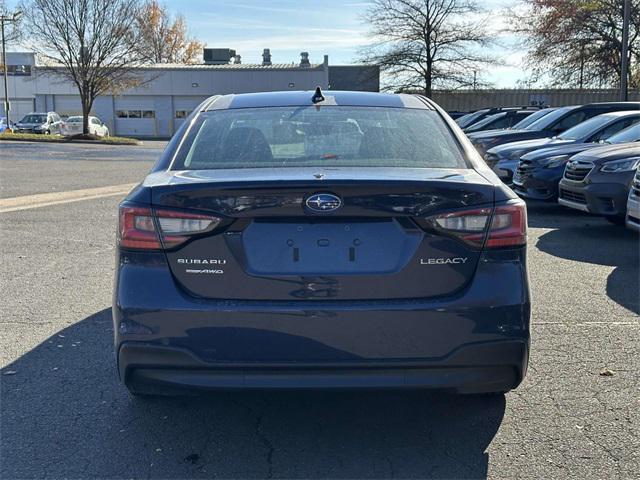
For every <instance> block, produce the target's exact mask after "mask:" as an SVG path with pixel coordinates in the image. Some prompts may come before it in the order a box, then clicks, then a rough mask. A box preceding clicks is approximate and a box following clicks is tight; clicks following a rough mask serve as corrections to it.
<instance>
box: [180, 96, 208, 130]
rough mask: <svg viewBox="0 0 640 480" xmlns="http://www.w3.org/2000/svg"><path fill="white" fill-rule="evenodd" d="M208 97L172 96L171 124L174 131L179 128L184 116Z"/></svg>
mask: <svg viewBox="0 0 640 480" xmlns="http://www.w3.org/2000/svg"><path fill="white" fill-rule="evenodd" d="M207 98H208V97H174V98H173V110H174V112H173V126H174V131H175V130H178V128H180V125H182V124H183V123H184V120H185V118H187V117H188V116H189V114H190V113H191V112H193V110H194V109H195V108H196V107H197V106H198V105H200V104H201V103H202V102H204V101H205V100H206V99H207Z"/></svg>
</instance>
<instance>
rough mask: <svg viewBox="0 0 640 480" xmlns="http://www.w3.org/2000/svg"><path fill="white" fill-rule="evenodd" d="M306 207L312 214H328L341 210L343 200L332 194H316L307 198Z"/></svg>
mask: <svg viewBox="0 0 640 480" xmlns="http://www.w3.org/2000/svg"><path fill="white" fill-rule="evenodd" d="M305 205H306V206H307V208H308V209H309V210H311V211H312V212H318V213H328V212H333V211H334V210H337V209H339V208H340V207H341V206H342V200H340V198H339V197H336V196H335V195H333V194H331V193H316V194H314V195H311V196H310V197H308V198H307V200H306V201H305Z"/></svg>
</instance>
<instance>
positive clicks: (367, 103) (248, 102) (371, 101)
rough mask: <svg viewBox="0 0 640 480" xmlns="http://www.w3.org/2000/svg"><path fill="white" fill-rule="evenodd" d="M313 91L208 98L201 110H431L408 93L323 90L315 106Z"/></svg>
mask: <svg viewBox="0 0 640 480" xmlns="http://www.w3.org/2000/svg"><path fill="white" fill-rule="evenodd" d="M314 93H315V92H314V91H312V90H305V91H280V92H259V93H239V94H230V95H221V96H217V97H211V98H210V99H209V101H208V102H205V103H204V104H203V108H202V110H203V111H208V110H227V109H236V108H259V107H290V106H311V105H319V106H325V105H333V106H335V105H342V106H358V107H393V108H422V109H434V107H433V105H432V104H431V102H430V101H429V100H428V99H426V98H425V97H419V96H417V95H409V94H402V93H399V94H396V93H378V92H351V91H342V90H325V91H323V92H322V94H323V95H324V97H325V100H324V101H322V102H320V103H317V104H316V103H314V102H313V101H312V97H313V96H314Z"/></svg>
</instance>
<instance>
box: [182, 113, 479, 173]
mask: <svg viewBox="0 0 640 480" xmlns="http://www.w3.org/2000/svg"><path fill="white" fill-rule="evenodd" d="M274 167H422V168H467V165H466V163H465V160H464V157H463V155H462V152H461V150H460V147H459V146H458V144H457V143H456V140H455V139H454V138H453V136H452V133H451V132H450V131H449V129H448V127H447V126H446V125H445V124H444V122H443V120H442V118H441V117H440V116H439V114H438V113H437V112H435V111H432V110H422V109H408V108H379V107H347V106H344V107H342V106H322V107H315V106H308V107H307V106H305V107H299V106H297V107H296V106H292V107H278V108H246V109H229V110H218V111H210V112H205V113H203V114H202V115H200V117H198V119H197V120H196V124H195V125H194V126H193V127H192V128H191V130H190V131H189V133H188V138H187V139H186V140H185V142H184V144H183V146H182V147H181V149H180V151H179V152H178V156H177V157H176V160H175V162H174V165H173V167H172V168H173V169H174V170H208V169H231V168H274Z"/></svg>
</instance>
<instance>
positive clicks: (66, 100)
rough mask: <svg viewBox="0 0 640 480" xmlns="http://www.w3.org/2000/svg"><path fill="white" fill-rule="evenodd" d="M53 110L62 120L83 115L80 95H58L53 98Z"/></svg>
mask: <svg viewBox="0 0 640 480" xmlns="http://www.w3.org/2000/svg"><path fill="white" fill-rule="evenodd" d="M53 109H54V110H55V112H56V113H57V114H58V115H60V116H61V117H62V118H67V117H71V116H74V115H82V102H81V101H80V95H56V96H55V97H53Z"/></svg>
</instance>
